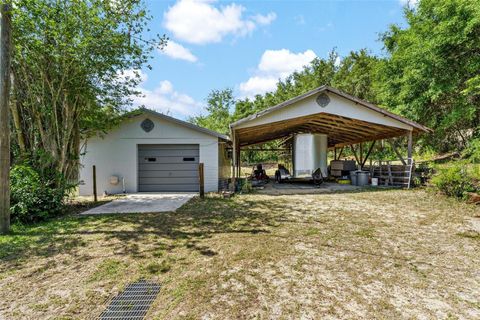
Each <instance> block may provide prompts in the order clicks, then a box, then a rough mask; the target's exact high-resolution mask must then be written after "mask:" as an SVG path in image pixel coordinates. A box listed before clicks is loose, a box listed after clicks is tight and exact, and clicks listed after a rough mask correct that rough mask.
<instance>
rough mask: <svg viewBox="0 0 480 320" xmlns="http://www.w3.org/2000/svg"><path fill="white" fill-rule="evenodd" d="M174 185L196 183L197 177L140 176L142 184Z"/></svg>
mask: <svg viewBox="0 0 480 320" xmlns="http://www.w3.org/2000/svg"><path fill="white" fill-rule="evenodd" d="M152 184H158V185H176V184H194V185H195V184H198V178H196V177H183V178H171V179H169V178H164V177H148V178H142V185H152Z"/></svg>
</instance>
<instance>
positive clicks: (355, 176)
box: [350, 171, 357, 186]
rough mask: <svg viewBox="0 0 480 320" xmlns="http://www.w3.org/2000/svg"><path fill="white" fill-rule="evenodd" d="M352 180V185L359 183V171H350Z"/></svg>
mask: <svg viewBox="0 0 480 320" xmlns="http://www.w3.org/2000/svg"><path fill="white" fill-rule="evenodd" d="M350 181H352V186H356V185H357V171H350Z"/></svg>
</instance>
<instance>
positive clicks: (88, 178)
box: [79, 115, 219, 195]
mask: <svg viewBox="0 0 480 320" xmlns="http://www.w3.org/2000/svg"><path fill="white" fill-rule="evenodd" d="M146 118H148V119H150V120H152V121H153V122H154V124H155V126H154V128H153V130H152V131H150V132H145V131H144V130H143V129H142V128H141V126H140V124H141V123H142V121H143V120H145V119H146ZM139 144H198V145H199V151H200V162H203V163H204V164H205V191H207V192H210V191H218V177H219V174H218V138H217V137H215V136H211V135H209V134H205V133H203V132H199V131H197V130H194V129H190V128H188V127H185V126H182V125H180V124H177V123H174V122H170V121H168V120H165V119H162V118H156V117H154V116H151V115H141V116H138V117H135V118H133V119H130V120H126V121H125V122H123V123H122V124H121V125H120V127H119V128H117V129H115V130H113V131H111V132H110V133H108V134H107V135H106V136H104V137H103V138H102V137H93V138H90V139H89V140H88V141H87V142H86V145H85V149H82V150H81V152H82V154H83V155H82V156H81V158H80V161H81V165H82V166H81V169H80V186H79V193H80V195H93V177H92V176H93V173H92V166H93V165H95V166H96V171H97V194H98V195H101V194H103V193H104V191H107V192H108V193H112V194H114V193H121V192H122V189H123V187H122V178H123V179H124V180H125V189H126V191H127V193H131V192H137V191H138V153H137V152H138V147H137V145H139ZM111 176H117V177H119V178H120V181H119V183H118V184H117V185H114V184H111V183H110V177H111Z"/></svg>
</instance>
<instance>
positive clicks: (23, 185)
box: [10, 165, 70, 223]
mask: <svg viewBox="0 0 480 320" xmlns="http://www.w3.org/2000/svg"><path fill="white" fill-rule="evenodd" d="M10 188H11V200H10V206H11V207H10V208H11V214H12V220H14V221H19V222H25V223H29V222H35V221H40V220H44V219H46V218H48V217H51V216H54V215H57V214H59V213H60V212H61V211H62V209H63V204H64V200H65V198H66V196H67V194H68V191H69V190H70V187H69V186H68V185H67V184H66V183H65V182H64V179H59V178H58V176H56V177H55V178H53V177H52V174H49V175H47V174H45V173H44V175H41V174H40V173H38V172H37V171H36V170H35V169H33V168H32V167H30V166H28V165H17V166H14V167H13V168H12V169H11V171H10Z"/></svg>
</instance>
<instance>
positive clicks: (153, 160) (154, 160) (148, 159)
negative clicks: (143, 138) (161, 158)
mask: <svg viewBox="0 0 480 320" xmlns="http://www.w3.org/2000/svg"><path fill="white" fill-rule="evenodd" d="M145 160H147V161H148V162H156V161H157V158H145Z"/></svg>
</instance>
